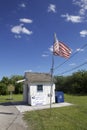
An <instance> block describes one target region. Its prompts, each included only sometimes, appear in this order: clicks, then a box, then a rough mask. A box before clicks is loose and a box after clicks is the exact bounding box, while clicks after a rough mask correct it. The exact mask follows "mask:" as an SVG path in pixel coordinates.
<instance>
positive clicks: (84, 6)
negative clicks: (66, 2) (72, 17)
mask: <svg viewBox="0 0 87 130" xmlns="http://www.w3.org/2000/svg"><path fill="white" fill-rule="evenodd" d="M73 3H74V4H75V5H77V6H79V7H80V10H79V14H80V15H85V14H86V11H87V0H73Z"/></svg>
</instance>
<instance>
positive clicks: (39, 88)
mask: <svg viewBox="0 0 87 130" xmlns="http://www.w3.org/2000/svg"><path fill="white" fill-rule="evenodd" d="M37 92H43V85H42V84H38V85H37Z"/></svg>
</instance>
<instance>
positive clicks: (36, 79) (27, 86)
mask: <svg viewBox="0 0 87 130" xmlns="http://www.w3.org/2000/svg"><path fill="white" fill-rule="evenodd" d="M50 89H51V75H50V74H48V73H32V72H25V81H24V87H23V100H24V101H25V102H27V103H28V104H29V105H31V106H35V105H46V104H50ZM51 101H52V103H55V84H53V85H52V100H51Z"/></svg>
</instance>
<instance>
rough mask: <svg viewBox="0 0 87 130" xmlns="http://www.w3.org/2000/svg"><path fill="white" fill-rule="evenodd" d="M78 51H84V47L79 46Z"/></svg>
mask: <svg viewBox="0 0 87 130" xmlns="http://www.w3.org/2000/svg"><path fill="white" fill-rule="evenodd" d="M76 51H84V49H81V48H77V49H76Z"/></svg>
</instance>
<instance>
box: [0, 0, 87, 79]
mask: <svg viewBox="0 0 87 130" xmlns="http://www.w3.org/2000/svg"><path fill="white" fill-rule="evenodd" d="M54 32H56V34H57V38H58V40H60V41H62V42H64V43H65V44H67V45H68V46H69V47H70V48H71V49H72V55H73V53H75V52H77V51H78V54H77V55H75V56H73V57H72V58H71V59H70V60H68V61H67V62H66V63H65V64H63V65H62V66H60V67H59V68H57V69H55V72H54V74H58V75H60V74H61V73H63V72H64V71H67V70H69V69H72V68H74V67H76V66H78V65H80V64H82V63H84V62H86V61H87V48H86V47H85V48H83V49H81V47H82V46H84V45H85V44H87V0H0V79H1V78H2V77H3V76H8V77H9V76H12V75H24V72H26V71H32V72H50V68H51V58H52V52H51V49H52V45H53V41H54V37H53V35H54ZM54 61H55V67H57V66H59V65H60V64H61V63H63V62H65V61H66V59H64V58H62V57H59V56H54ZM80 69H85V70H86V69H87V64H85V65H84V66H82V67H80V68H78V69H77V70H80ZM77 70H73V71H71V72H68V73H65V75H67V74H71V73H73V72H75V71H77Z"/></svg>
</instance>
